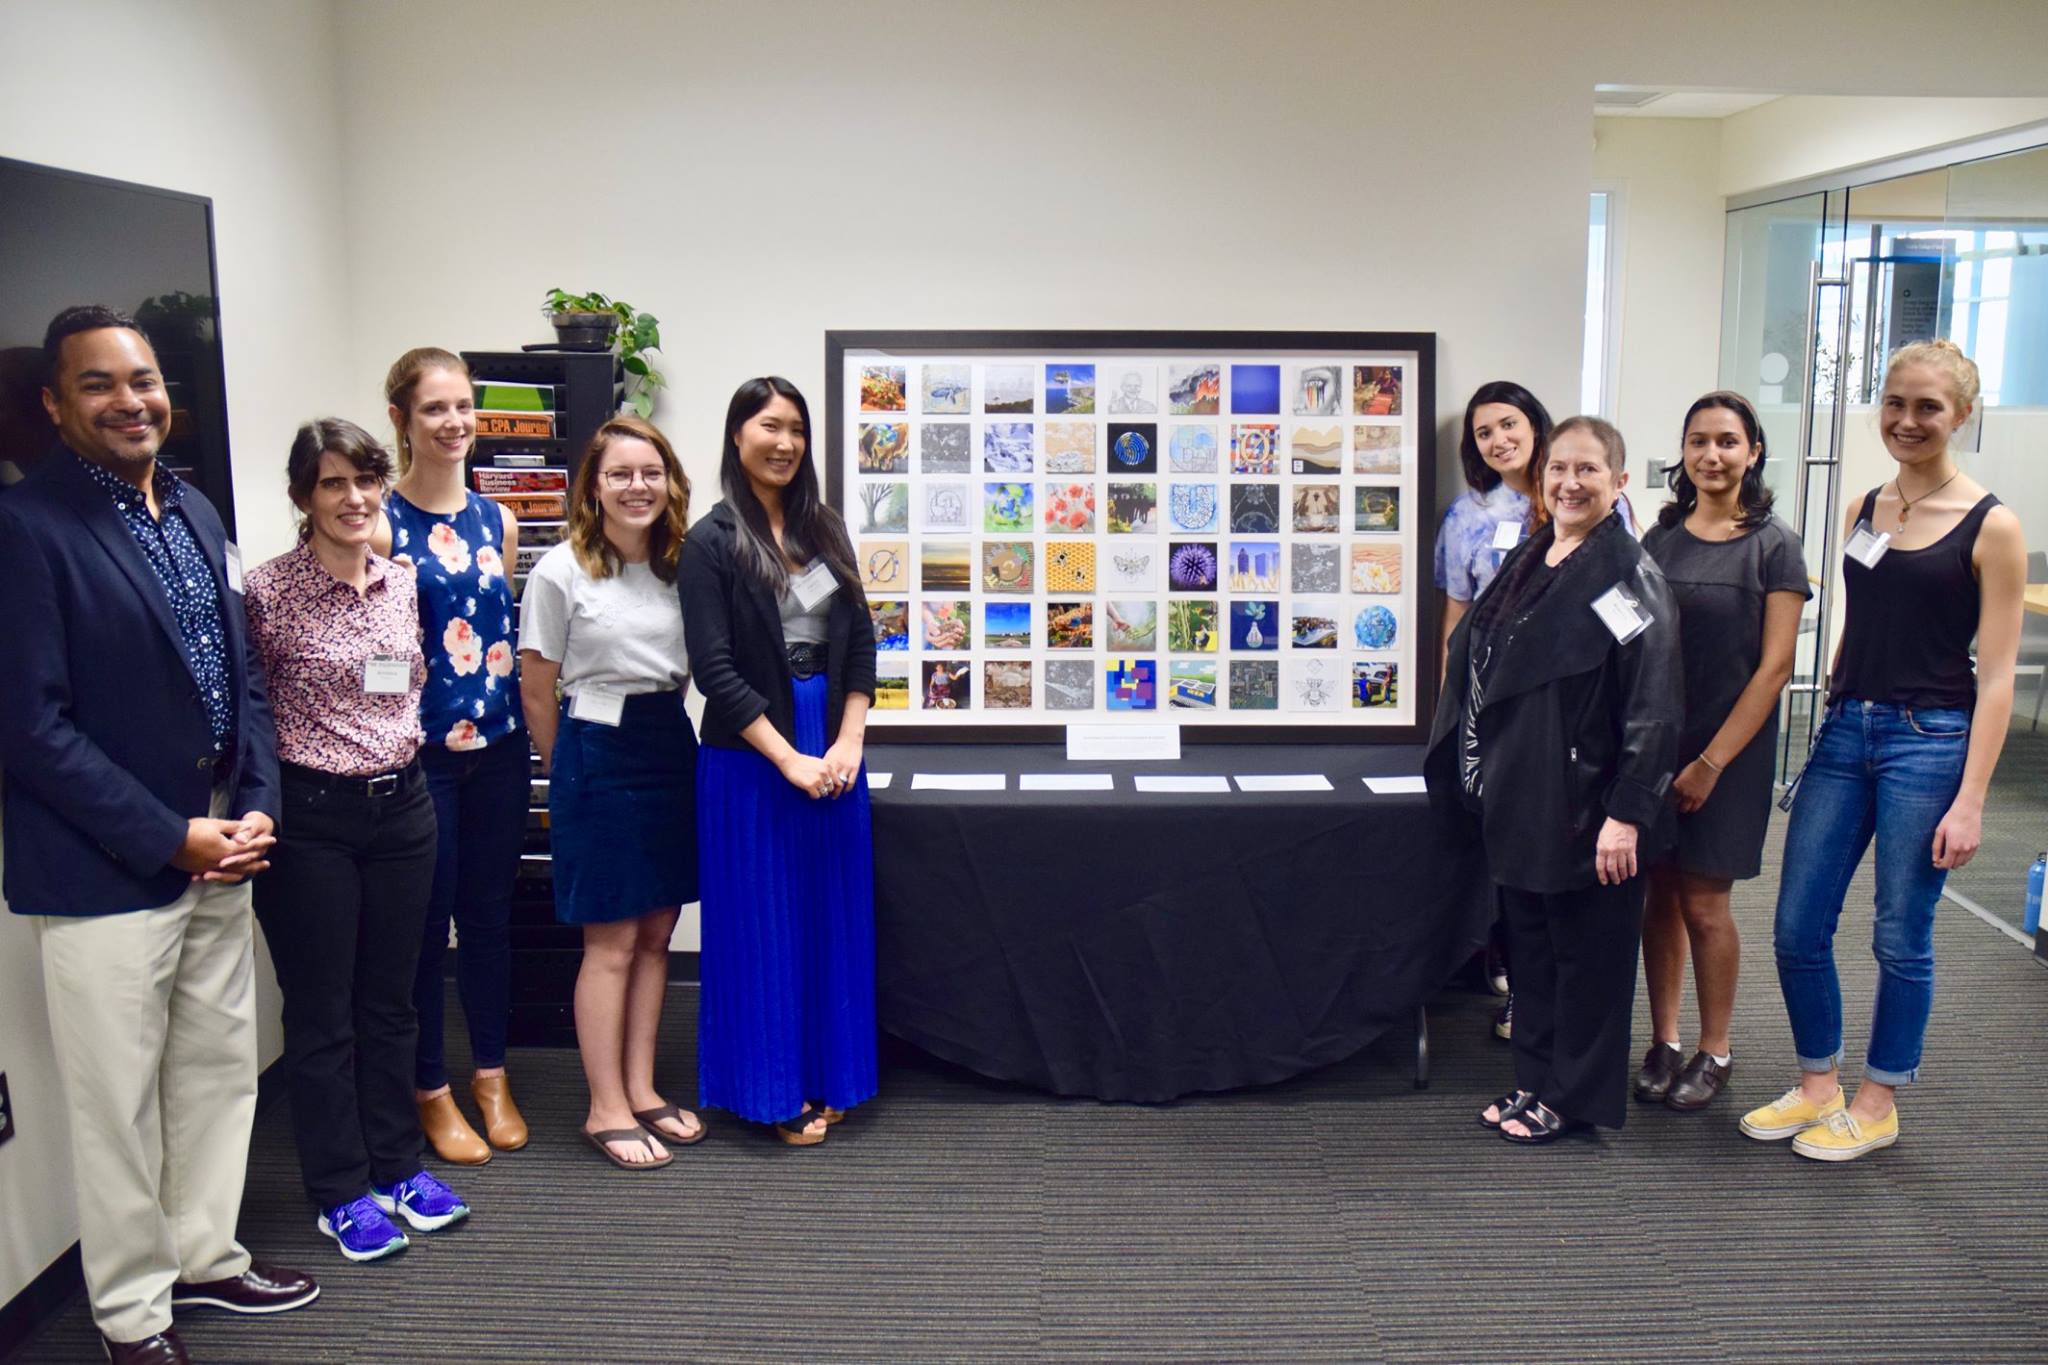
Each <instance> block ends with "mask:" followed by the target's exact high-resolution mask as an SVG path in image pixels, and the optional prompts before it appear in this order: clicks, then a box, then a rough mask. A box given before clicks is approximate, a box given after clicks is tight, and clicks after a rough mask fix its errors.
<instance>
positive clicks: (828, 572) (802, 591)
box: [789, 559, 839, 611]
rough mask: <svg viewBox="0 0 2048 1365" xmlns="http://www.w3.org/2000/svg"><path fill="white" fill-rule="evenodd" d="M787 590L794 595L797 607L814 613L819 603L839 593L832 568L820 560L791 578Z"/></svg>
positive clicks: (837, 581) (837, 582)
mask: <svg viewBox="0 0 2048 1365" xmlns="http://www.w3.org/2000/svg"><path fill="white" fill-rule="evenodd" d="M789 590H790V591H791V592H793V593H795V594H796V602H797V605H798V606H800V607H802V608H803V609H804V610H805V611H814V610H816V609H817V606H818V604H819V603H820V602H823V601H824V600H825V599H826V598H828V597H830V596H831V595H832V594H833V593H835V592H838V591H839V580H838V579H836V578H834V577H833V576H832V566H831V565H830V564H827V563H826V562H825V561H824V560H822V559H821V560H819V561H818V562H817V563H815V564H813V565H811V567H810V568H808V569H805V570H804V571H803V572H802V573H800V574H798V575H797V576H796V577H795V578H792V579H791V580H790V581H789Z"/></svg>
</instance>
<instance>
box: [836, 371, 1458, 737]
mask: <svg viewBox="0 0 2048 1365" xmlns="http://www.w3.org/2000/svg"><path fill="white" fill-rule="evenodd" d="M1434 368H1435V339H1434V336H1433V335H1432V334H1429V333H1276V332H1252V333H1215V332H1171V333H1129V332H1115V333H1107V332H1047V333H1022V332H991V333H933V332H887V333H881V332H831V333H828V334H827V339H826V375H827V389H828V393H827V402H826V431H825V433H824V435H825V441H824V445H823V447H822V449H821V450H820V451H819V453H818V455H817V458H818V459H820V460H822V461H823V462H824V464H825V467H826V471H827V472H826V483H827V492H828V496H829V498H830V500H831V502H832V504H833V505H834V506H835V507H836V508H837V509H838V510H839V512H840V514H841V515H842V516H843V517H844V518H845V520H846V525H847V530H848V532H849V534H850V535H851V536H852V538H853V542H854V551H855V557H856V560H857V561H858V563H859V565H860V569H861V574H862V579H863V586H864V588H865V590H866V592H867V596H868V602H869V610H870V613H871V615H872V617H873V620H874V624H875V637H876V643H877V647H878V656H877V662H878V673H879V675H880V692H879V695H878V698H877V705H876V709H875V713H874V715H873V717H872V723H874V724H876V725H879V726H884V727H892V734H894V735H896V736H897V737H900V738H913V737H944V738H957V739H962V740H965V739H970V738H974V739H981V738H1014V739H1019V740H1022V739H1027V738H1029V739H1040V738H1049V737H1051V736H1052V735H1054V734H1056V733H1057V732H1058V729H1059V727H1063V726H1065V725H1069V724H1073V723H1076V722H1091V723H1116V722H1119V721H1128V722H1132V723H1152V724H1157V723H1160V722H1161V721H1168V722H1172V723H1175V724H1178V725H1180V726H1182V727H1186V728H1187V730H1188V731H1189V733H1190V737H1191V738H1193V737H1206V738H1211V739H1216V740H1232V739H1260V738H1265V739H1272V740H1282V739H1289V740H1298V739H1302V738H1305V737H1308V736H1306V735H1305V734H1304V732H1305V731H1323V732H1328V733H1329V734H1330V736H1331V737H1338V736H1341V737H1343V738H1347V739H1352V740H1370V739H1380V740H1386V741H1396V740H1402V741H1412V740H1415V739H1418V738H1420V737H1421V736H1422V731H1423V727H1424V725H1425V724H1426V722H1427V717H1428V711H1429V707H1428V704H1427V703H1428V696H1427V692H1428V691H1429V690H1431V689H1433V686H1434V677H1433V675H1434V667H1433V666H1434V663H1435V657H1434V650H1433V648H1429V647H1427V646H1428V644H1429V642H1431V641H1433V640H1434V639H1435V632H1436V624H1435V594H1434V593H1433V592H1431V591H1429V582H1428V575H1429V572H1430V564H1431V549H1430V543H1431V541H1432V539H1433V537H1434V533H1435V529H1436V528H1435V517H1434V508H1435V486H1434V470H1435V448H1434V435H1435V433H1434V422H1433V419H1432V417H1431V414H1432V412H1433V411H1434V406H1435V401H1434V390H1435V375H1434ZM913 731H915V732H917V733H915V734H913V733H911V732H913Z"/></svg>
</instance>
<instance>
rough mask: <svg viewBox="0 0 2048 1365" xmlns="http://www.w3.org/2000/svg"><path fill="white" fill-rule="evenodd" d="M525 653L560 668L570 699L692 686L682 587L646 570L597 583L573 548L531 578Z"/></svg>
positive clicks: (522, 613) (524, 603) (550, 558)
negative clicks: (586, 692)
mask: <svg viewBox="0 0 2048 1365" xmlns="http://www.w3.org/2000/svg"><path fill="white" fill-rule="evenodd" d="M519 647H520V648H521V649H530V650H532V651H533V652H534V653H536V654H538V655H540V656H541V657H542V658H543V659H551V660H553V661H554V662H555V663H558V664H560V665H561V666H562V690H563V691H564V692H566V693H568V694H569V695H570V696H575V695H576V694H577V693H578V692H580V691H582V690H583V689H585V688H588V687H601V688H604V689H605V690H607V691H610V692H617V693H620V694H622V695H624V696H635V695H637V694H639V693H642V692H663V691H668V690H671V689H677V688H685V687H688V686H689V685H690V659H689V655H688V654H687V653H685V652H684V647H683V609H682V604H681V603H680V602H678V601H677V600H676V590H675V586H674V585H673V584H669V583H664V582H662V581H661V579H660V578H658V577H656V576H655V573H654V570H653V569H651V568H649V567H648V566H647V565H645V564H621V565H620V566H619V571H618V572H617V573H615V574H613V575H612V576H611V577H609V578H592V577H591V576H590V575H589V574H587V573H585V572H584V570H583V566H582V565H581V564H579V563H577V562H576V552H575V550H573V549H571V548H570V546H569V544H568V542H566V541H564V542H563V543H562V544H560V545H557V546H555V547H554V548H553V549H551V550H549V551H548V552H547V553H546V554H544V555H542V556H541V557H540V562H539V563H538V564H535V565H534V566H533V572H532V573H530V574H528V575H527V576H526V591H525V593H524V594H523V595H522V596H521V597H520V599H519Z"/></svg>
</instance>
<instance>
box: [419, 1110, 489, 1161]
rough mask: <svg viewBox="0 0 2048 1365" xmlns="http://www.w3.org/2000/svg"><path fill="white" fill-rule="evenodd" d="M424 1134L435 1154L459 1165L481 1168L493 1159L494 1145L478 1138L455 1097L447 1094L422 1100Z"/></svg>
mask: <svg viewBox="0 0 2048 1365" xmlns="http://www.w3.org/2000/svg"><path fill="white" fill-rule="evenodd" d="M419 1107H420V1131H421V1132H422V1133H425V1134H426V1136H427V1142H428V1144H429V1145H431V1146H432V1147H433V1149H434V1155H435V1156H438V1157H440V1158H441V1160H443V1161H446V1162H448V1163H450V1164H452V1165H456V1166H481V1165H483V1164H484V1163H485V1162H486V1161H489V1160H490V1159H491V1148H490V1144H488V1143H486V1142H485V1141H484V1140H483V1139H482V1138H480V1137H478V1136H477V1135H476V1129H474V1128H472V1127H470V1126H469V1120H468V1119H466V1118H464V1117H463V1116H462V1111H461V1110H460V1109H457V1108H456V1107H455V1096H454V1095H452V1094H449V1093H448V1092H446V1091H443V1092H442V1093H441V1094H439V1095H436V1096H434V1098H432V1099H430V1100H421V1101H419Z"/></svg>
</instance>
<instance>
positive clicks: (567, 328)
mask: <svg viewBox="0 0 2048 1365" xmlns="http://www.w3.org/2000/svg"><path fill="white" fill-rule="evenodd" d="M549 320H550V321H552V322H553V323H554V324H555V344H556V345H557V346H559V347H561V348H562V349H563V350H565V351H609V350H610V349H611V348H612V337H613V335H614V334H616V333H617V332H618V330H619V319H618V317H617V315H616V314H612V313H555V314H552V315H551V316H550V319H549Z"/></svg>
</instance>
